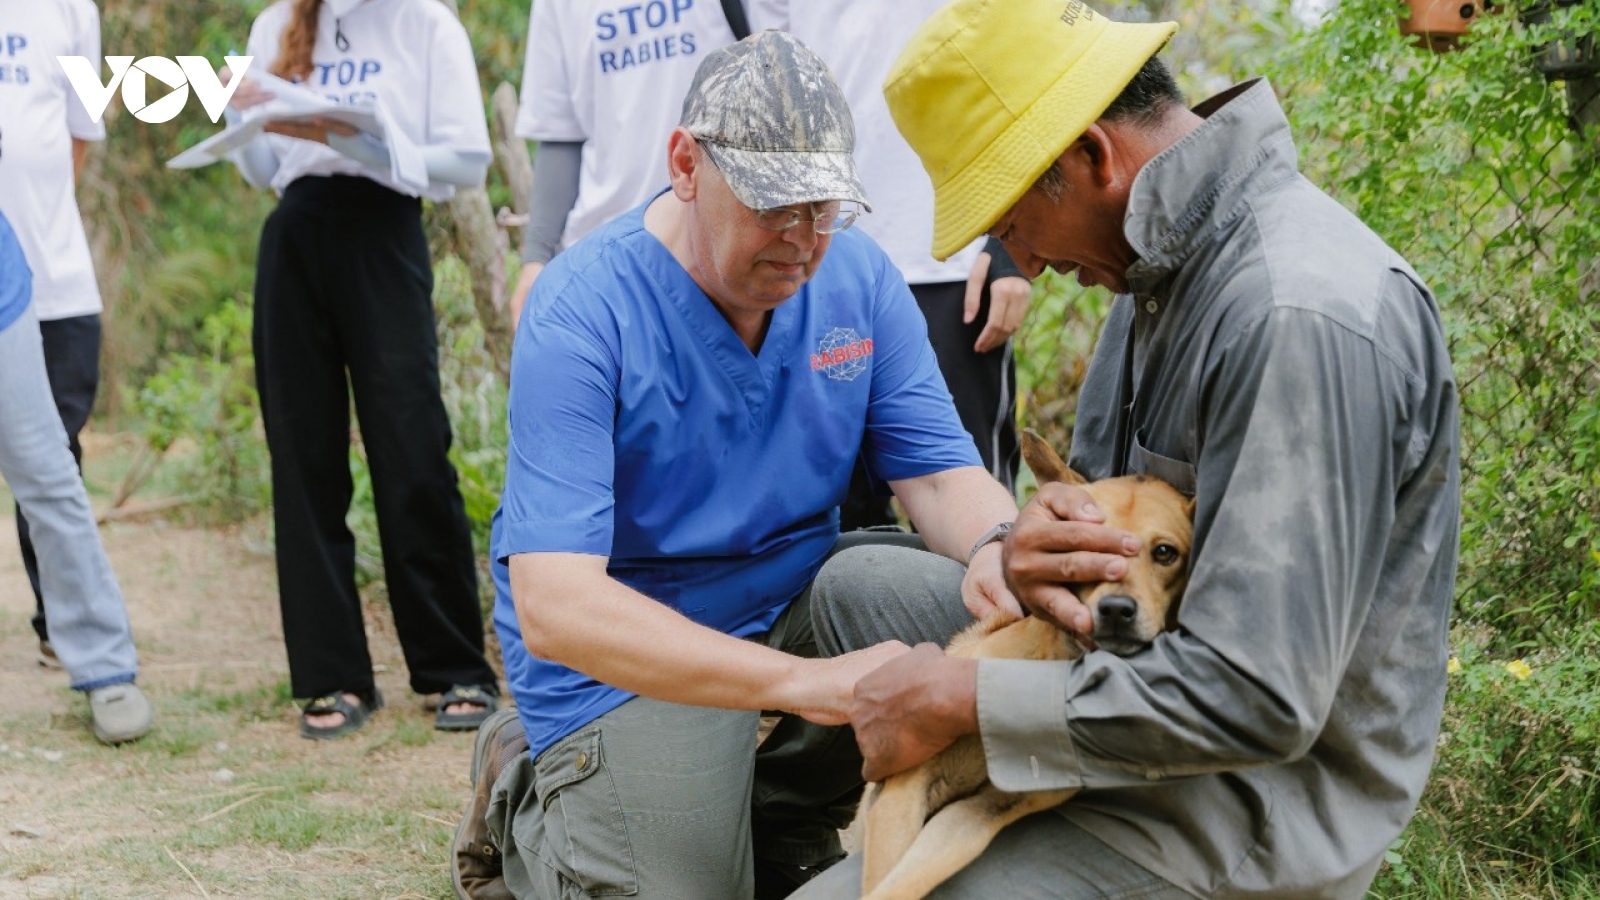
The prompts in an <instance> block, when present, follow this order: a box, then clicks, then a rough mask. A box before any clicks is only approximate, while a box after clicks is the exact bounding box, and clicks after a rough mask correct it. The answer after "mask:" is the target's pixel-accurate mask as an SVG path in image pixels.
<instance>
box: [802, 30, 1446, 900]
mask: <svg viewBox="0 0 1600 900" xmlns="http://www.w3.org/2000/svg"><path fill="white" fill-rule="evenodd" d="M1174 31H1175V26H1174V25H1172V24H1125V23H1119V22H1113V21H1110V20H1108V19H1106V18H1105V17H1104V16H1103V15H1101V14H1100V13H1098V12H1096V11H1094V10H1093V9H1090V8H1089V7H1088V6H1085V5H1084V4H1083V3H1081V2H1076V0H1074V2H1061V0H955V2H953V3H951V4H949V5H948V6H946V7H945V8H943V9H942V10H941V11H940V12H939V13H938V14H937V15H935V16H934V17H933V18H932V19H931V20H929V21H928V22H927V23H926V24H925V25H924V26H923V27H922V29H921V30H920V31H919V32H918V33H917V34H916V35H915V36H914V37H913V38H912V40H911V42H910V44H909V45H907V47H906V48H905V49H904V50H903V52H902V53H901V55H900V58H899V60H898V61H897V62H896V64H895V66H894V67H893V68H892V70H891V72H890V75H889V77H888V79H887V81H886V83H885V94H886V96H887V99H888V103H889V109H890V112H891V113H892V115H893V116H894V119H895V122H896V124H897V125H898V126H899V128H900V130H901V132H902V133H903V134H904V135H905V136H906V139H907V140H908V141H909V143H910V144H911V145H912V147H913V148H914V149H915V150H916V151H917V154H918V155H919V156H920V157H921V159H922V162H923V165H924V167H925V168H926V169H927V170H928V173H929V176H930V177H931V178H932V180H933V185H934V190H935V212H934V218H935V224H934V239H933V243H934V246H933V251H934V255H935V256H943V255H947V254H949V253H951V252H952V251H953V250H955V249H956V248H959V247H961V246H963V245H964V244H965V243H967V242H968V241H970V240H972V239H973V238H974V237H975V236H976V235H979V234H982V233H984V232H988V233H990V234H992V235H995V236H997V237H999V238H1000V239H1001V240H1002V241H1003V242H1004V243H1005V245H1006V249H1007V250H1008V251H1009V252H1010V253H1011V255H1012V256H1013V257H1014V258H1015V259H1016V260H1017V262H1018V264H1019V265H1020V266H1021V267H1022V268H1023V270H1024V271H1025V272H1026V273H1028V274H1029V275H1037V274H1038V273H1039V272H1040V271H1042V270H1043V269H1044V268H1046V267H1050V268H1053V269H1055V270H1057V271H1059V272H1063V273H1065V272H1072V273H1076V275H1077V277H1078V280H1079V281H1080V282H1082V283H1083V284H1085V285H1096V284H1097V285H1103V286H1105V287H1106V288H1109V289H1110V290H1112V291H1113V292H1115V293H1117V294H1118V295H1119V296H1118V297H1117V298H1116V301H1115V302H1114V304H1113V306H1112V311H1111V313H1110V315H1109V317H1108V320H1107V322H1106V325H1105V329H1104V332H1103V333H1102V335H1101V337H1100V340H1099V343H1098V345H1097V348H1096V350H1095V355H1094V359H1093V361H1092V363H1091V365H1090V368H1089V371H1088V374H1087V379H1086V381H1085V383H1084V387H1083V391H1082V395H1081V397H1080V399H1079V404H1078V413H1077V421H1076V426H1075V427H1076V430H1075V433H1074V436H1073V441H1072V447H1071V451H1072V452H1071V462H1072V464H1073V467H1074V468H1076V469H1077V470H1078V471H1080V472H1082V473H1083V474H1085V475H1087V476H1088V477H1090V478H1101V477H1107V476H1112V475H1118V474H1126V473H1144V474H1147V475H1151V476H1156V477H1160V478H1163V479H1165V480H1167V481H1169V482H1171V483H1172V484H1173V485H1174V486H1176V487H1178V488H1179V489H1180V490H1183V491H1185V492H1186V493H1189V494H1191V495H1192V496H1194V497H1195V501H1196V517H1195V535H1194V552H1193V555H1192V558H1191V559H1190V561H1189V566H1190V568H1189V573H1188V575H1189V582H1188V590H1187V593H1186V595H1185V597H1184V599H1183V602H1182V605H1181V607H1180V608H1179V611H1178V613H1177V616H1176V620H1175V622H1173V623H1171V624H1172V625H1173V626H1174V627H1173V628H1172V629H1171V630H1170V631H1169V632H1167V633H1165V634H1162V635H1161V636H1160V637H1159V638H1158V639H1157V640H1156V641H1155V643H1154V644H1153V645H1152V646H1151V647H1149V648H1148V649H1146V650H1144V651H1141V652H1137V653H1135V654H1133V655H1132V656H1128V657H1119V656H1114V655H1112V654H1110V653H1105V652H1091V653H1088V654H1086V655H1085V656H1083V657H1082V658H1081V659H1079V660H1075V661H1072V662H1024V661H1012V660H982V661H977V660H964V659H954V658H950V657H946V656H944V655H943V654H942V653H941V652H940V651H939V650H938V649H937V648H935V647H932V646H928V645H923V646H920V647H918V648H916V649H915V650H913V651H912V652H911V653H908V654H905V655H903V656H900V657H897V658H895V659H893V660H891V661H889V662H888V663H887V664H885V665H884V666H882V667H881V668H879V669H877V670H875V671H874V672H873V673H871V674H869V675H867V676H866V677H865V678H863V679H862V680H861V681H860V682H859V683H858V684H857V687H856V691H855V704H854V706H853V707H852V711H851V722H852V724H853V725H854V727H855V731H856V737H857V740H858V742H859V743H860V745H861V749H862V753H863V756H864V759H865V774H866V776H867V777H868V778H869V779H873V780H876V779H881V778H883V777H886V776H887V775H890V774H893V773H895V772H898V771H902V770H904V769H907V768H909V767H911V766H913V765H916V764H917V763H919V762H921V761H923V760H924V759H926V758H928V757H930V756H932V755H933V754H934V753H936V752H938V751H939V750H940V749H942V748H943V747H944V746H947V745H948V744H949V743H951V742H952V741H954V740H955V739H956V738H957V737H959V736H962V735H967V734H980V735H981V736H982V741H983V748H984V752H985V755H986V759H987V762H988V770H989V777H990V779H991V780H992V781H993V782H994V784H995V785H996V786H998V787H1000V788H1001V789H1002V790H1008V791H1036V790H1056V789H1080V791H1081V793H1079V794H1078V795H1077V797H1076V798H1075V799H1073V800H1071V801H1069V802H1067V803H1066V804H1064V805H1062V806H1061V807H1058V808H1057V809H1054V810H1050V811H1047V812H1043V813H1040V814H1037V815H1035V816H1032V817H1030V818H1027V819H1024V820H1022V821H1020V822H1018V823H1016V824H1014V825H1012V826H1011V827H1010V828H1008V829H1006V830H1005V831H1004V832H1002V833H1001V834H1000V835H999V837H997V838H996V840H995V842H994V843H993V844H992V845H990V847H989V848H988V849H987V850H986V851H985V853H984V855H983V856H981V857H980V858H979V859H978V860H976V861H975V862H974V863H972V864H971V865H970V866H968V867H967V868H966V869H964V870H963V871H962V872H960V873H958V874H957V875H956V876H955V877H954V878H953V879H951V880H950V881H948V882H946V883H945V884H944V885H942V886H941V887H939V888H938V889H936V890H935V891H934V893H933V894H932V895H931V896H932V897H935V898H990V897H998V896H1008V897H1028V898H1088V897H1112V896H1115V897H1141V898H1179V897H1206V898H1265V897H1272V898H1277V900H1290V898H1348V900H1359V898H1361V897H1362V896H1363V895H1364V894H1365V892H1366V889H1367V887H1368V885H1369V884H1370V883H1371V881H1372V879H1373V876H1374V875H1375V873H1376V872H1377V870H1378V867H1379V865H1380V864H1381V862H1382V860H1383V855H1384V851H1385V850H1386V849H1387V848H1388V846H1389V845H1390V844H1391V843H1392V842H1393V841H1394V840H1395V838H1396V837H1397V836H1398V835H1399V834H1400V832H1401V830H1402V829H1403V828H1404V827H1405V824H1406V822H1407V821H1408V820H1409V819H1410V817H1411V816H1412V814H1413V813H1414V812H1415V810H1416V806H1417V803H1418V800H1419V798H1420V796H1421V793H1422V789H1423V785H1424V783H1425V782H1426V780H1427V776H1428V770H1429V768H1430V766H1431V764H1432V759H1433V748H1434V745H1435V742H1436V739H1437V737H1438V733H1439V722H1440V713H1441V709H1442V707H1443V702H1444V688H1445V663H1446V657H1447V644H1446V628H1447V620H1448V617H1449V613H1450V608H1451V596H1452V592H1453V583H1454V579H1455V571H1456V547H1457V538H1458V534H1459V521H1460V507H1459V499H1458V486H1459V466H1458V458H1457V457H1458V445H1459V440H1460V438H1459V429H1458V420H1457V405H1456V386H1455V382H1454V378H1453V376H1452V374H1451V370H1450V360H1449V357H1448V355H1447V352H1446V344H1445V339H1444V335H1443V330H1442V328H1441V326H1440V320H1439V312H1438V308H1437V305H1436V304H1435V302H1434V299H1433V297H1432V295H1431V294H1430V293H1429V291H1428V289H1427V288H1426V287H1425V286H1424V285H1423V284H1422V282H1421V280H1420V279H1419V278H1418V277H1417V275H1416V273H1415V272H1414V271H1413V270H1412V269H1411V267H1410V266H1409V265H1407V264H1406V262H1405V261H1404V260H1403V259H1401V258H1400V256H1399V255H1398V254H1397V253H1395V252H1394V251H1393V250H1392V249H1390V248H1389V247H1387V246H1385V244H1384V243H1383V241H1382V240H1381V239H1379V238H1378V237H1377V236H1376V235H1374V234H1373V233H1372V232H1371V231H1370V230H1368V229H1367V228H1366V227H1365V226H1364V225H1363V224H1362V223H1361V222H1360V221H1359V220H1358V219H1357V218H1356V217H1355V216H1353V215H1352V214H1351V213H1350V212H1349V211H1347V210H1345V209H1344V208H1343V207H1341V206H1340V205H1339V204H1338V203H1336V202H1335V201H1333V200H1332V199H1331V198H1329V197H1328V196H1327V195H1325V194H1324V193H1322V192H1321V191H1320V190H1318V189H1317V188H1315V187H1314V186H1313V185H1312V184H1311V183H1310V182H1309V181H1307V180H1306V179H1305V178H1304V177H1303V176H1302V175H1301V174H1300V173H1299V171H1298V168H1297V164H1296V157H1295V148H1294V143H1293V140H1292V139H1291V137H1290V133H1289V126H1288V122H1287V120H1286V119H1285V117H1284V114H1283V111H1282V109H1281V108H1280V107H1279V105H1278V102H1277V99H1276V97H1275V96H1274V94H1273V92H1272V88H1271V86H1270V85H1268V84H1267V83H1266V82H1265V81H1264V80H1255V81H1249V82H1245V83H1243V84H1240V85H1237V86H1235V87H1233V88H1231V89H1229V90H1228V91H1226V92H1224V93H1222V94H1221V95H1219V96H1217V97H1214V98H1212V99H1210V100H1207V101H1205V102H1204V103H1202V104H1200V105H1199V106H1197V107H1195V108H1193V109H1188V108H1185V105H1184V103H1183V100H1182V96H1181V94H1180V93H1179V92H1178V89H1177V87H1176V84H1175V83H1174V81H1173V79H1172V76H1171V74H1170V73H1169V71H1168V70H1167V68H1166V66H1165V65H1164V64H1163V63H1162V62H1161V60H1160V59H1158V58H1157V57H1156V53H1157V52H1158V51H1159V50H1160V49H1161V47H1162V46H1163V45H1164V44H1165V43H1166V41H1167V40H1168V39H1169V38H1170V37H1171V35H1172V34H1173V32H1174ZM1102 521H1103V518H1102V517H1101V516H1100V515H1099V513H1098V511H1096V510H1095V509H1094V508H1093V506H1092V504H1090V503H1089V502H1088V498H1087V496H1086V495H1085V494H1084V493H1083V492H1082V491H1081V490H1078V489H1075V488H1071V487H1067V486H1064V485H1060V484H1050V485H1046V486H1045V487H1044V488H1043V489H1041V490H1040V492H1039V494H1038V495H1037V496H1036V497H1035V498H1034V499H1033V501H1032V502H1030V503H1029V504H1028V506H1027V507H1026V508H1025V509H1024V510H1023V511H1022V512H1021V514H1020V515H1019V516H1018V518H1017V521H1016V523H1015V527H1014V529H1013V530H1012V532H1011V534H1010V536H1009V537H1007V538H1006V539H1005V545H1004V561H1005V568H1006V574H1007V580H1008V583H1009V584H1010V586H1011V588H1012V590H1013V592H1014V593H1015V594H1016V595H1017V597H1018V599H1019V600H1020V601H1021V602H1022V603H1023V605H1024V606H1026V607H1028V609H1029V610H1031V611H1032V612H1033V613H1034V614H1036V615H1040V616H1044V617H1047V618H1050V619H1052V620H1054V621H1056V622H1057V623H1059V624H1062V625H1063V626H1064V627H1067V628H1071V629H1073V630H1075V631H1078V632H1081V633H1088V632H1090V630H1091V627H1092V624H1093V623H1092V617H1091V613H1090V611H1089V610H1087V609H1085V608H1084V607H1083V606H1082V604H1080V603H1079V602H1078V600H1077V598H1076V597H1075V596H1074V595H1073V594H1072V592H1071V590H1070V585H1071V584H1072V583H1077V582H1091V581H1101V580H1107V579H1110V580H1115V579H1118V578H1120V577H1121V576H1122V574H1123V573H1124V572H1125V571H1126V569H1127V563H1126V560H1125V559H1124V557H1133V556H1137V555H1140V554H1144V553H1150V552H1151V550H1152V548H1148V547H1141V546H1139V542H1138V540H1137V539H1136V538H1134V537H1133V536H1132V535H1127V534H1124V533H1122V532H1119V531H1115V530H1113V529H1110V528H1107V527H1105V526H1104V525H1101V524H1097V523H1099V522H1102ZM1154 558H1155V557H1152V559H1154ZM860 874H861V866H860V863H859V860H857V859H854V858H852V859H851V860H848V861H847V862H845V863H843V864H840V865H838V866H835V867H834V868H833V869H831V870H829V871H828V872H826V873H824V874H823V875H822V876H821V877H820V878H818V879H817V880H815V881H813V882H811V883H810V885H809V886H808V887H807V888H805V889H802V891H801V892H800V893H799V894H796V895H795V896H796V897H797V898H810V900H815V898H824V897H826V898H834V897H855V896H857V895H858V889H859V880H860Z"/></svg>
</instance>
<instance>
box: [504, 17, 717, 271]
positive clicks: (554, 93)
mask: <svg viewBox="0 0 1600 900" xmlns="http://www.w3.org/2000/svg"><path fill="white" fill-rule="evenodd" d="M731 43H733V29H731V28H729V27H728V20H727V17H726V16H724V14H723V12H722V5H721V4H720V3H719V2H718V0H607V2H600V3H586V2H578V0H534V4H533V12H532V13H531V14H530V16H529V18H528V50H527V59H526V61H525V63H524V65H523V71H522V108H521V109H520V110H519V111H518V113H517V134H518V135H519V136H521V137H524V138H529V139H532V140H536V141H583V142H584V145H583V165H582V168H581V170H580V172H579V174H578V201H577V203H576V204H574V206H573V208H572V212H571V213H570V214H568V216H567V225H566V229H565V230H564V231H563V233H562V246H563V247H570V246H572V244H573V242H575V241H577V240H578V239H579V238H581V237H583V236H584V235H585V234H588V233H589V232H590V231H592V230H594V228H595V227H597V226H599V225H601V224H603V223H604V222H606V221H608V220H610V219H612V218H614V217H616V216H618V215H621V214H622V213H624V212H626V211H628V210H630V209H632V208H633V207H635V206H638V205H639V204H640V203H643V202H644V201H645V200H648V199H649V198H650V197H651V196H652V195H654V194H655V193H656V192H657V191H659V190H661V189H662V188H664V187H666V185H667V135H668V134H669V133H670V132H671V131H672V128H673V126H675V125H677V124H678V119H679V118H680V116H681V114H682V112H683V95H684V94H685V93H687V92H688V90H689V83H690V82H692V81H693V80H694V73H695V69H697V68H698V67H699V66H700V60H702V59H704V58H705V55H706V54H707V53H709V52H711V51H712V50H715V49H717V48H718V47H724V46H727V45H728V44H731Z"/></svg>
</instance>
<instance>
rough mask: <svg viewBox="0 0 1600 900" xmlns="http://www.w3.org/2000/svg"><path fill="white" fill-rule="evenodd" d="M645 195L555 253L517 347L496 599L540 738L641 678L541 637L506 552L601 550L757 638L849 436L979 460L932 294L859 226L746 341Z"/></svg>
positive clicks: (532, 737)
mask: <svg viewBox="0 0 1600 900" xmlns="http://www.w3.org/2000/svg"><path fill="white" fill-rule="evenodd" d="M646 205H648V204H646ZM644 209H645V207H644V206H641V207H639V208H637V209H635V210H634V211H632V212H630V213H629V214H627V215H625V216H622V217H620V218H618V219H616V220H614V221H613V222H612V223H610V224H609V225H607V226H605V227H604V228H601V229H599V230H597V231H595V232H594V233H592V234H591V235H589V236H588V237H587V238H585V239H584V240H582V241H580V242H579V243H578V244H576V245H574V246H573V247H572V248H571V249H570V250H568V251H566V252H565V253H562V254H561V255H560V256H558V257H556V259H555V260H554V261H553V262H552V263H551V264H550V266H549V268H547V269H546V270H545V271H544V273H543V274H542V275H541V276H540V278H539V280H538V281H537V282H536V283H535V286H534V289H533V291H532V292H531V294H530V296H529V298H528V304H527V307H526V309H525V310H524V313H523V319H522V322H521V324H520V326H519V327H518V329H517V337H516V343H515V347H514V350H513V353H512V377H511V396H510V402H509V404H508V405H509V415H510V423H511V440H510V447H509V451H508V453H507V460H506V486H505V492H504V494H503V496H502V499H501V506H500V509H499V511H498V512H497V513H496V514H495V519H494V529H493V548H494V575H495V587H496V592H497V598H496V603H495V616H494V618H495V626H496V628H497V629H498V632H499V637H500V644H501V648H502V650H503V652H504V655H505V666H506V677H507V681H508V682H509V684H510V688H511V691H512V694H513V695H514V696H515V697H516V700H517V706H518V708H519V709H520V710H521V713H522V718H523V721H524V724H525V726H526V729H527V733H528V741H529V745H530V750H531V751H532V752H533V753H534V754H535V755H537V754H538V753H539V752H541V751H542V750H543V749H545V748H546V747H548V746H549V745H550V744H551V743H553V742H555V741H557V740H560V739H561V738H562V737H565V736H566V735H568V734H570V733H572V732H573V731H575V730H576V729H578V728H580V727H582V726H583V725H585V724H587V723H588V722H590V721H592V720H594V719H595V718H597V717H599V716H601V715H603V714H604V713H606V712H609V711H610V710H612V709H615V708H616V707H617V706H619V705H621V704H622V703H623V702H625V701H627V700H628V699H630V698H631V697H632V696H633V695H632V694H630V693H627V692H624V691H620V690H618V689H616V688H613V687H610V686H608V685H604V684H601V683H599V682H597V681H594V680H593V679H591V678H589V677H588V676H585V675H583V674H581V673H579V672H576V671H574V670H572V669H569V668H567V667H565V666H560V665H556V664H554V663H549V662H545V661H543V660H538V659H535V658H534V657H533V656H532V655H531V654H529V653H528V650H527V648H526V647H525V646H524V644H523V642H522V632H521V628H520V626H519V624H518V622H517V617H516V611H515V608H514V606H513V604H512V600H511V591H510V584H509V570H508V569H507V567H506V561H507V560H508V559H509V557H511V556H512V555H515V554H518V553H538V552H563V553H589V554H596V555H600V556H605V557H608V558H609V560H610V564H609V569H608V571H609V573H610V574H611V576H612V577H614V578H616V579H617V580H618V581H621V582H622V583H624V584H626V585H628V586H629V587H632V588H634V589H635V590H638V591H639V592H641V593H643V594H645V595H646V596H649V597H651V598H654V599H655V600H657V601H658V602H661V603H663V604H666V605H667V606H669V607H671V608H672V609H675V610H677V611H678V612H680V613H682V614H683V615H685V616H687V617H689V618H690V619H693V620H694V621H696V622H699V623H701V624H703V625H706V626H709V627H711V628H715V629H717V630H719V631H722V632H724V633H726V634H730V635H733V636H735V637H746V636H749V635H755V634H760V633H762V632H765V631H767V630H769V629H770V628H771V626H772V623H773V621H774V620H776V619H777V617H778V614H779V613H780V612H782V611H783V609H784V608H785V607H786V606H787V605H788V604H789V602H790V601H792V600H793V599H794V598H795V597H796V596H797V595H799V594H800V592H801V591H803V590H804V589H805V588H806V586H807V585H808V584H810V582H811V580H812V578H814V577H815V576H816V573H817V570H818V569H819V568H820V567H821V565H822V561H823V559H824V558H825V557H826V555H827V553H828V551H829V550H830V549H832V547H833V544H834V541H835V540H836V539H837V537H838V532H839V525H838V506H839V504H840V502H841V501H842V500H843V499H844V497H845V492H846V490H847V488H848V486H849V483H850V474H851V470H852V468H853V466H854V464H855V460H856V457H857V455H858V452H860V451H862V450H863V449H864V450H865V453H866V458H867V461H868V465H869V467H870V468H871V470H872V472H873V474H874V475H875V476H877V477H878V478H880V479H883V480H886V481H894V480H899V479H905V478H913V477H916V476H920V475H928V474H932V473H935V472H941V471H944V470H947V469H952V468H956V467H959V466H969V465H973V466H975V465H981V463H980V461H979V457H978V454H977V449H976V448H975V447H974V446H973V442H972V438H971V437H970V436H969V435H968V434H967V433H966V432H965V431H964V430H963V429H962V427H961V422H960V420H959V419H958V418H957V416H956V412H955V409H954V407H953V405H952V403H951V400H950V394H949V391H948V390H947V389H946V388H945V384H944V379H943V378H942V377H941V376H940V374H939V368H938V364H937V362H936V361H935V359H934V354H933V348H932V346H931V345H929V343H928V334H927V325H926V323H925V321H924V320H923V318H922V313H921V310H920V309H918V307H917V304H916V301H915V300H914V299H913V298H912V295H911V291H910V289H909V288H907V287H906V284H905V280H904V279H903V278H902V277H901V275H900V273H899V271H898V270H896V269H895V268H894V266H893V264H892V263H890V262H889V259H888V257H887V256H885V255H884V253H883V251H882V250H880V249H879V248H878V246H877V245H876V244H875V243H873V241H872V239H871V238H869V237H867V235H866V234H865V233H863V232H861V231H860V230H853V231H847V232H843V233H841V234H838V235H835V236H834V238H833V241H832V245H831V246H830V247H829V249H828V251H827V255H826V257H824V260H823V263H822V265H821V267H820V268H819V269H818V271H817V274H816V275H815V276H814V277H813V278H812V279H811V281H810V282H808V283H807V284H806V285H805V286H804V287H802V288H801V290H800V291H799V292H798V293H797V294H796V295H795V296H794V297H792V298H790V299H789V300H788V301H787V302H785V303H784V304H783V305H781V306H779V307H778V308H777V309H776V310H774V311H773V313H772V322H771V325H770V327H769V329H768V332H767V336H766V340H765V341H764V343H763V344H762V346H761V350H760V352H759V353H757V354H754V355H752V354H751V352H750V350H749V349H748V348H747V347H746V346H745V345H744V343H743V342H742V341H740V339H739V337H738V336H737V335H736V334H735V333H734V331H733V328H732V327H731V326H730V325H729V324H728V323H727V321H726V320H725V319H724V318H723V317H722V314H721V313H719V312H718V311H717V308H716V307H715V306H714V305H713V304H712V302H711V300H710V299H709V298H708V297H707V296H706V294H705V292H704V291H702V290H701V289H700V287H699V286H698V285H697V284H695V282H694V281H693V279H691V278H690V276H689V274H688V272H686V271H685V270H684V269H683V267H682V266H681V265H679V264H678V262H677V260H676V259H674V258H673V256H672V254H671V253H670V252H669V251H668V250H667V248H666V247H665V246H664V245H663V244H662V243H661V242H660V241H659V240H658V239H657V238H656V237H655V236H654V235H651V234H650V233H648V232H647V231H645V230H644ZM570 602H573V603H582V602H583V598H582V597H574V598H572V599H571V601H570Z"/></svg>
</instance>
